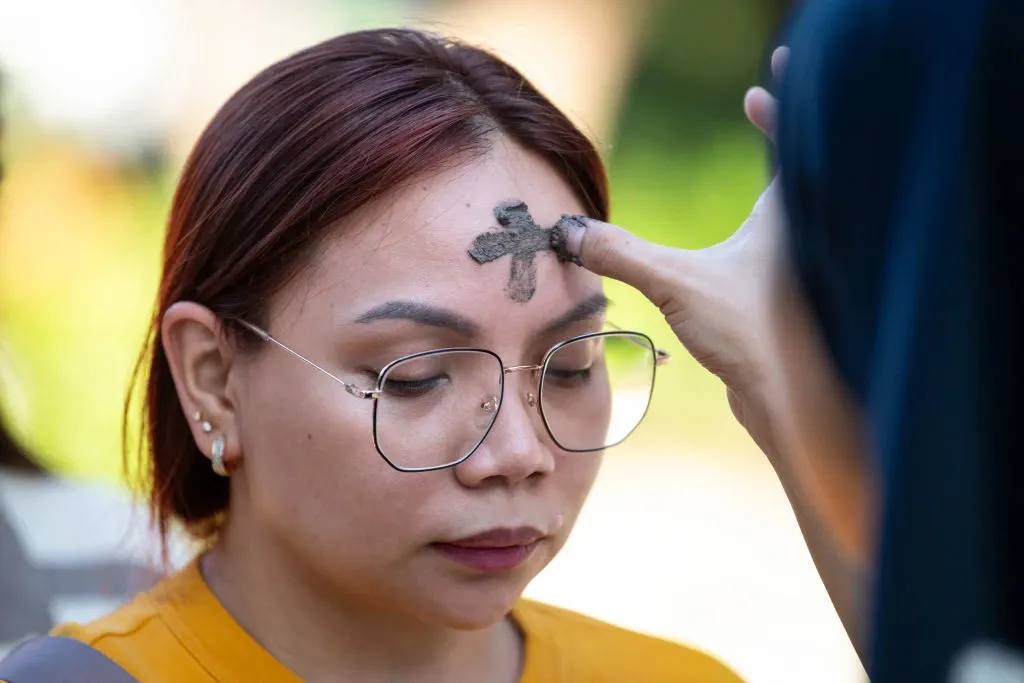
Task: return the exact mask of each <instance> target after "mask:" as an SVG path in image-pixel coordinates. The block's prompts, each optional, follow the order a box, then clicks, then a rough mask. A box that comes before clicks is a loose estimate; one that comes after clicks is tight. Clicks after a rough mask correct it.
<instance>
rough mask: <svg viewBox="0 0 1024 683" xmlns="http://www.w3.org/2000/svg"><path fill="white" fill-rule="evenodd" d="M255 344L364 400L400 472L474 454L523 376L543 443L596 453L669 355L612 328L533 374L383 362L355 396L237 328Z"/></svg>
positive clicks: (644, 399)
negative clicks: (516, 378) (530, 381)
mask: <svg viewBox="0 0 1024 683" xmlns="http://www.w3.org/2000/svg"><path fill="white" fill-rule="evenodd" d="M237 322H238V323H239V324H240V325H242V326H243V327H244V328H245V329H247V330H249V331H250V332H252V333H253V334H255V335H256V336H258V337H259V338H260V339H262V340H264V341H267V342H270V343H272V344H274V345H275V346H277V347H279V348H281V349H283V350H284V351H287V352H288V353H289V354H291V355H292V356H294V357H295V358H298V359H299V360H301V361H302V362H303V363H305V364H306V365H309V366H310V367H312V368H314V369H316V370H318V371H320V372H322V373H323V374H325V375H327V376H328V377H330V378H331V379H332V380H334V381H335V382H337V383H338V384H340V385H341V386H342V387H343V388H344V389H345V391H346V392H347V393H348V394H350V395H351V396H354V397H356V398H360V399H367V400H372V401H373V443H374V446H375V447H376V449H377V452H378V453H379V454H380V455H381V457H382V458H384V460H385V461H386V462H387V463H388V464H389V465H390V466H391V467H393V468H395V469H396V470H399V471H401V472H428V471H431V470H440V469H444V468H446V467H454V466H455V465H458V464H459V463H461V462H463V461H465V460H466V459H467V458H469V456H471V455H473V453H474V452H475V451H476V449H477V448H479V447H480V444H482V443H483V442H484V439H486V438H487V434H488V433H489V432H490V431H491V427H493V426H494V422H495V420H496V419H497V417H498V411H499V410H500V409H501V406H502V401H503V400H504V396H505V377H506V376H507V375H511V374H513V373H518V372H524V373H529V374H530V375H531V376H532V377H533V378H534V379H535V380H536V393H534V392H533V391H530V392H528V393H527V394H526V395H525V397H524V398H525V401H526V404H527V405H528V406H529V407H531V408H532V407H535V406H536V407H537V409H538V411H539V413H540V416H541V419H542V421H543V423H544V427H545V429H546V430H547V433H548V435H549V436H550V437H551V440H552V441H553V442H554V443H555V444H556V445H557V446H558V447H559V448H561V449H562V450H564V451H568V452H571V453H588V452H594V451H601V450H604V449H606V448H611V447H612V446H616V445H618V444H620V443H622V442H623V441H625V440H626V438H627V437H628V436H629V435H630V434H632V433H633V431H634V430H635V429H636V428H637V426H639V424H640V422H641V421H642V420H643V418H644V415H646V413H647V407H648V406H649V405H650V401H651V395H652V393H653V391H654V377H655V373H656V370H657V367H658V366H659V365H663V364H664V363H666V362H668V360H669V354H668V353H667V352H666V351H662V350H660V349H656V348H655V347H654V343H653V342H652V341H651V339H650V337H648V336H647V335H645V334H642V333H640V332H628V331H624V330H617V329H613V330H610V331H605V332H594V333H591V334H584V335H581V336H578V337H573V338H572V339H568V340H566V341H564V342H562V343H560V344H557V345H555V346H554V347H552V348H551V349H550V350H549V351H548V352H547V353H546V354H545V355H544V358H543V361H542V362H541V363H540V365H515V366H511V367H507V366H505V364H504V363H503V362H502V360H501V358H500V357H499V356H498V355H497V354H496V353H494V352H492V351H488V350H486V349H477V348H446V349H438V350H435V351H423V352H421V353H414V354H410V355H408V356H403V357H401V358H398V359H397V360H394V361H391V362H390V363H388V364H387V365H385V366H384V368H383V369H382V370H381V371H380V373H379V374H378V375H377V383H376V386H374V388H372V389H363V388H360V387H358V386H356V385H355V384H352V383H351V382H346V381H345V380H343V379H340V378H338V377H337V376H335V375H334V374H332V373H331V372H329V371H328V370H325V369H324V368H323V367H321V366H319V365H317V364H316V363H314V362H313V361H311V360H309V359H308V358H306V357H305V356H303V355H301V354H300V353H298V352H296V351H293V350H292V349H291V348H289V347H288V346H286V345H284V344H282V343H281V342H280V341H278V340H277V339H275V338H274V337H272V336H271V335H270V333H268V332H267V331H266V330H263V329H261V328H259V327H256V326H255V325H252V324H250V323H247V322H245V321H243V320H238V321H237Z"/></svg>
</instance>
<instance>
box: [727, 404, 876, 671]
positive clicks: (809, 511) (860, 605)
mask: <svg viewBox="0 0 1024 683" xmlns="http://www.w3.org/2000/svg"><path fill="white" fill-rule="evenodd" d="M729 402H730V405H731V406H732V408H733V412H734V413H735V414H736V416H737V418H739V420H740V422H741V424H743V426H744V427H745V428H746V430H747V432H748V433H749V434H750V436H751V438H752V439H753V440H754V442H755V443H756V444H757V446H758V447H759V448H760V449H761V451H762V452H763V453H764V454H765V455H766V456H767V457H768V460H769V462H771V464H772V466H773V468H774V469H775V472H776V474H777V475H778V477H779V481H780V483H781V484H782V488H783V491H784V492H785V494H786V497H787V498H788V499H789V503H790V506H791V507H792V509H793V514H794V516H795V517H796V521H797V525H798V526H799V527H800V532H801V534H802V535H803V537H804V542H805V543H806V544H807V549H808V551H809V552H810V555H811V559H812V561H813V562H814V566H815V568H816V569H817V571H818V575H819V576H820V577H821V581H822V583H823V584H824V586H825V590H826V591H827V592H828V595H829V598H830V599H831V600H832V605H833V606H834V607H835V610H836V613H837V614H838V615H839V619H840V621H841V622H842V624H843V627H844V628H845V629H846V633H847V635H848V636H849V638H850V641H851V643H852V644H853V647H854V649H855V650H856V651H857V655H858V657H859V658H860V660H861V663H862V664H864V666H867V658H866V657H867V652H866V649H867V648H866V640H867V639H866V629H867V624H866V618H867V615H866V605H867V604H868V600H869V590H868V571H867V568H866V566H865V565H866V562H865V560H864V559H863V558H861V557H856V556H855V555H854V554H852V553H850V552H848V551H846V550H844V548H843V547H842V544H841V543H839V541H838V539H837V538H836V535H835V534H834V533H832V532H831V530H830V529H829V528H828V525H827V524H826V522H825V521H824V519H823V517H822V515H820V514H819V513H818V512H817V510H816V509H815V507H814V505H813V503H811V501H810V500H809V496H808V495H807V494H806V492H805V490H804V487H803V486H801V484H800V483H799V481H798V477H797V476H796V475H795V473H794V472H793V468H792V466H791V465H790V464H789V463H790V462H791V458H789V457H786V456H787V454H785V453H782V452H780V451H779V445H778V444H779V439H778V438H777V436H776V428H775V427H774V426H773V421H772V418H771V416H770V411H769V410H768V409H767V408H754V407H753V405H752V403H748V402H741V401H740V400H738V399H737V397H736V396H735V395H734V394H733V393H732V392H730V394H729ZM741 403H742V406H741ZM762 405H764V403H762Z"/></svg>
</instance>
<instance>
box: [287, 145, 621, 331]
mask: <svg viewBox="0 0 1024 683" xmlns="http://www.w3.org/2000/svg"><path fill="white" fill-rule="evenodd" d="M514 201H521V202H524V203H525V204H526V205H527V206H528V207H529V213H530V215H531V216H532V218H533V220H534V221H535V223H536V224H537V225H539V226H540V227H541V228H550V227H551V226H552V225H553V224H554V223H555V222H556V221H557V220H558V219H559V217H560V216H561V215H562V214H566V213H570V214H571V213H582V212H583V207H582V206H581V204H580V202H579V200H578V199H577V198H576V197H575V195H574V194H573V193H572V192H571V191H570V189H569V187H568V186H567V184H566V183H565V181H564V180H563V179H562V178H561V177H560V176H559V175H558V174H557V173H555V172H554V170H553V169H551V168H550V167H549V166H548V165H547V164H546V163H545V162H543V161H542V160H541V159H540V158H539V157H537V156H535V155H533V154H531V153H528V152H526V151H524V150H523V149H521V148H520V147H519V146H518V145H516V144H514V143H512V142H510V141H507V140H505V139H498V140H497V141H496V142H495V144H494V146H493V147H492V148H491V149H490V150H489V151H488V152H487V153H486V154H485V155H483V156H481V157H479V158H476V159H474V160H471V161H468V162H467V163H465V164H462V165H459V166H457V167H454V168H452V169H449V170H446V171H444V172H441V173H439V174H436V175H434V176H431V177H427V178H422V179H420V180H419V181H417V182H414V183H412V184H410V185H409V186H406V187H404V188H401V189H399V190H397V191H396V192H394V193H392V194H390V195H388V196H387V197H385V198H384V199H383V200H381V201H379V202H376V203H374V204H372V205H369V206H367V207H365V208H364V209H363V210H361V211H359V212H357V213H356V214H355V215H353V216H350V217H349V218H348V219H347V220H346V221H345V222H344V224H343V225H342V226H340V227H339V235H338V237H337V238H336V239H335V240H333V241H331V242H330V244H329V245H328V246H327V248H326V249H325V251H324V253H323V254H322V255H321V256H320V258H319V260H318V264H317V267H316V268H315V269H313V271H311V273H310V276H309V281H308V283H307V284H308V291H307V295H306V298H307V302H306V303H307V304H309V305H326V306H328V307H329V308H330V309H331V310H332V311H333V312H334V314H333V315H331V316H330V317H332V318H335V319H336V321H337V322H341V320H337V319H338V318H342V317H349V314H350V313H354V312H358V311H362V310H365V309H368V308H372V307H374V306H376V305H379V304H380V303H381V302H384V301H389V300H395V299H399V300H413V301H417V302H423V303H427V304H431V305H437V306H444V307H448V308H455V309H457V310H459V311H460V312H464V313H467V314H469V315H470V316H471V317H473V318H474V319H476V320H477V321H479V322H480V323H481V324H483V325H487V324H488V323H489V322H497V321H501V323H503V325H502V326H503V327H507V326H508V325H509V324H515V323H516V322H517V321H523V322H527V321H528V320H531V319H532V320H536V317H537V316H538V315H557V314H558V313H561V312H563V311H564V310H565V309H566V308H567V307H570V306H572V305H573V304H575V303H577V302H578V301H580V300H582V299H585V298H586V297H587V296H590V295H592V294H594V293H595V292H597V291H599V290H600V287H601V285H600V279H599V278H598V277H597V276H594V275H592V274H590V273H587V272H586V271H584V270H583V269H581V268H578V267H576V266H573V265H566V264H563V263H561V262H559V261H558V260H557V258H556V257H555V255H554V253H553V252H550V251H542V252H539V253H537V254H536V255H535V256H534V258H533V263H534V267H535V269H536V283H537V286H536V291H535V293H534V295H533V296H532V297H531V298H530V299H529V300H528V301H515V300H513V299H511V298H509V296H508V295H507V294H506V286H507V284H508V282H509V277H510V268H511V265H512V263H511V262H512V259H511V257H510V256H504V257H499V258H497V259H496V260H494V261H491V262H489V263H483V264H480V263H477V262H476V261H475V260H474V259H473V258H471V256H470V254H469V251H470V249H471V248H472V247H473V243H474V240H475V239H476V238H477V237H478V236H479V235H481V234H483V233H487V232H491V231H496V230H499V229H500V228H499V225H498V222H497V220H496V218H495V209H496V208H497V207H499V206H502V205H507V204H508V203H509V202H514Z"/></svg>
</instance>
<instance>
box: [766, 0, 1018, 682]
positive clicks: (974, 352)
mask: <svg viewBox="0 0 1024 683" xmlns="http://www.w3.org/2000/svg"><path fill="white" fill-rule="evenodd" d="M1021 4H1022V3H1020V2H1014V1H1013V0H942V1H941V2H927V1H925V0H916V1H912V0H889V1H887V2H883V1H879V0H810V1H809V2H808V3H807V5H806V6H805V7H804V9H803V11H802V12H801V14H800V16H798V17H797V19H796V21H795V22H794V24H793V25H792V28H791V31H790V34H789V43H790V45H791V48H792V56H791V59H790V62H789V66H788V68H787V73H786V75H785V79H784V83H783V85H782V90H781V93H780V112H779V131H778V143H779V149H778V154H779V164H780V167H781V173H782V185H783V194H784V204H785V208H786V213H787V217H788V221H789V226H790V253H791V256H792V259H793V263H794V267H795V270H796V273H797V276H798V279H799V281H800V283H801V285H802V288H803V290H804V292H805V294H806V296H807V299H808V301H809V303H810V306H811V308H812V311H813V314H814V317H815V318H816V319H817V321H818V324H819V326H820V328H821V330H822V332H823V334H824V337H825V339H826V343H827V345H828V347H829V351H830V352H831V355H832V357H833V359H834V360H835V363H836V365H837V367H838V369H839V371H840V374H841V376H842V377H843V379H844V380H845V382H846V383H847V384H848V385H849V387H850V389H851V390H852V392H853V394H854V396H855V397H856V399H857V400H858V402H859V403H860V405H861V407H862V408H863V409H864V412H865V416H866V419H867V429H868V430H869V431H870V434H871V437H872V441H873V444H874V446H875V457H877V465H878V471H879V472H880V474H881V480H882V485H883V499H884V510H883V526H882V530H881V540H880V547H879V557H880V564H879V568H878V571H877V575H876V581H875V584H876V608H875V610H874V628H873V640H872V648H871V650H872V661H871V662H870V665H869V670H870V672H871V674H872V681H873V682H874V683H889V682H894V681H901V682H902V681H945V680H948V673H947V672H948V671H949V669H950V667H951V666H952V665H953V663H954V661H955V660H956V658H957V657H958V656H959V653H961V652H962V651H963V650H964V648H966V647H969V646H970V645H971V644H973V643H976V642H978V641H982V640H994V641H997V642H1001V643H1003V644H1005V645H1011V646H1015V647H1018V648H1020V647H1022V646H1024V638H1022V636H1024V634H1022V623H1024V602H1022V601H1021V596H1022V589H1021V585H1022V584H1024V566H1022V564H1021V549H1020V547H1021V546H1022V545H1024V527H1022V526H1020V525H1021V524H1024V517H1022V516H1021V507H1022V502H1021V500H1022V499H1024V479H1022V475H1024V471H1022V465H1021V460H1022V458H1021V457H1020V456H1019V455H1017V454H1019V453H1021V452H1022V450H1024V447H1022V446H1021V444H1020V443H1019V442H1018V439H1017V438H1016V437H1017V433H1018V427H1017V424H1016V423H1017V422H1018V421H1019V420H1020V419H1021V416H1020V415H1019V414H1018V413H1019V411H1020V408H1022V407H1024V402H1022V401H1021V400H1020V392H1021V390H1022V389H1021V387H1022V384H1024V376H1022V375H1021V364H1020V360H1019V356H1020V355H1021V353H1022V351H1024V344H1022V343H1021V342H1020V341H1019V337H1018V336H1017V333H1016V331H1015V330H1016V329H1019V328H1020V326H1019V325H1017V323H1019V322H1021V299H1022V298H1024V285H1022V279H1021V271H1022V270H1024V264H1019V265H1017V264H1015V263H1014V262H1015V261H1019V260H1020V258H1021V253H1022V252H1021V239H1020V232H1021V230H1022V229H1024V224H1022V220H1021V217H1022V216H1024V212H1022V210H1021V209H1020V208H1019V207H1020V206H1021V205H1024V182H1022V170H1021V169H1022V164H1024V143H1022V132H1021V131H1022V125H1021V123H1020V121H1017V120H1015V119H1019V118H1020V117H1021V116H1022V115H1024V96H1022V83H1024V63H1022V58H1021V56H1020V53H1021V50H1022V49H1024V16H1022V12H1021ZM1011 255H1012V256H1011ZM1014 601H1015V602H1014Z"/></svg>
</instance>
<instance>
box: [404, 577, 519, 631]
mask: <svg viewBox="0 0 1024 683" xmlns="http://www.w3.org/2000/svg"><path fill="white" fill-rule="evenodd" d="M525 583H526V582H524V581H522V580H521V579H518V580H512V579H511V578H510V577H505V578H504V580H503V579H502V578H499V577H481V578H480V579H479V580H477V581H468V582H464V583H461V584H457V585H448V586H445V587H443V588H441V587H439V588H438V589H437V590H436V591H433V592H431V593H430V594H429V595H428V596H424V598H423V601H422V602H421V603H420V606H419V610H417V611H420V612H421V617H422V618H423V619H424V620H426V621H430V622H432V623H436V624H437V625H439V626H444V627H445V628H451V629H456V630H459V631H478V630H480V629H485V628H488V627H490V626H493V625H494V624H496V623H498V622H499V621H501V620H502V619H504V618H505V617H506V616H508V613H509V612H511V611H512V608H513V607H514V606H515V604H516V603H517V602H518V601H519V599H520V597H522V594H523V589H524V588H525Z"/></svg>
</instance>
